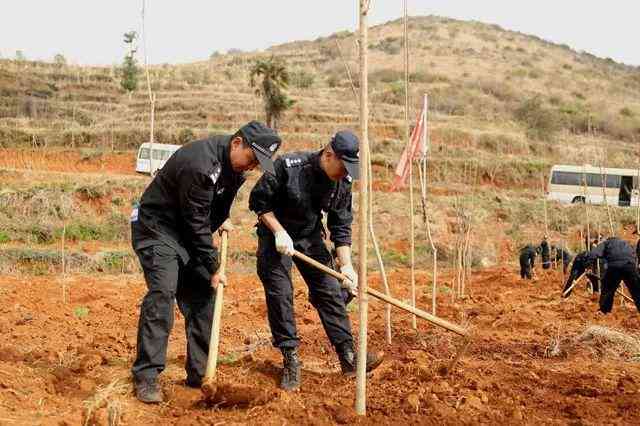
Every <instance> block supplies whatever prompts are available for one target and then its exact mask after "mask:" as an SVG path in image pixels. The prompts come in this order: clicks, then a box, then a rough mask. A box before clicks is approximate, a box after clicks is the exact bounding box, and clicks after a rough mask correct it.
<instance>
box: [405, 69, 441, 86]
mask: <svg viewBox="0 0 640 426" xmlns="http://www.w3.org/2000/svg"><path fill="white" fill-rule="evenodd" d="M409 81H411V82H413V83H449V82H450V80H449V77H447V76H446V75H441V74H431V73H428V72H426V71H416V72H412V73H411V74H409Z"/></svg>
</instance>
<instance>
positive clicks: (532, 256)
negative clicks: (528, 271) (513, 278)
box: [520, 244, 537, 268]
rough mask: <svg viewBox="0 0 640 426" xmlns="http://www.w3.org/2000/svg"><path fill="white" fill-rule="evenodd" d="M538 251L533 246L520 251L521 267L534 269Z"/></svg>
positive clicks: (527, 246)
mask: <svg viewBox="0 0 640 426" xmlns="http://www.w3.org/2000/svg"><path fill="white" fill-rule="evenodd" d="M536 252H537V250H536V248H535V247H534V246H532V245H531V244H529V245H526V246H524V247H523V248H522V249H521V250H520V265H531V267H532V268H533V265H534V262H535V260H536V254H537V253H536Z"/></svg>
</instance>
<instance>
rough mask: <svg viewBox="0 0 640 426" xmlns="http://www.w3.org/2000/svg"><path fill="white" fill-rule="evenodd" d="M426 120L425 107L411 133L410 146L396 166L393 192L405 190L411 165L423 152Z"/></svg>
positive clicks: (392, 186) (406, 147)
mask: <svg viewBox="0 0 640 426" xmlns="http://www.w3.org/2000/svg"><path fill="white" fill-rule="evenodd" d="M424 119H425V113H424V106H423V107H422V110H421V111H420V114H419V115H418V120H417V122H416V127H414V129H413V132H411V138H410V139H409V144H408V145H407V146H405V148H404V151H402V155H401V156H400V161H398V165H397V166H396V171H395V176H394V179H393V184H392V185H391V190H392V191H397V190H399V189H401V188H404V186H405V185H406V184H407V179H408V177H409V170H410V167H411V163H412V161H413V160H414V159H415V158H416V156H417V155H418V153H420V151H421V142H422V141H423V137H422V136H423V132H424V126H425V122H424V121H425V120H424ZM423 150H424V148H423ZM425 154H426V153H425Z"/></svg>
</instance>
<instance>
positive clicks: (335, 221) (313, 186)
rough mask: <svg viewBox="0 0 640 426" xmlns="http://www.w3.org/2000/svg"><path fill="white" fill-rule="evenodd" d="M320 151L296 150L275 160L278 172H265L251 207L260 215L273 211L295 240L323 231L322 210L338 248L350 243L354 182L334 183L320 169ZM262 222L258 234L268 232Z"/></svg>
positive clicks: (254, 190)
mask: <svg viewBox="0 0 640 426" xmlns="http://www.w3.org/2000/svg"><path fill="white" fill-rule="evenodd" d="M320 155H321V151H320V152H294V153H288V154H285V155H282V156H280V157H279V158H278V159H277V160H276V161H275V162H274V166H275V171H276V174H275V176H274V175H271V174H268V173H265V174H264V175H262V177H261V178H260V180H258V182H257V183H256V186H255V187H254V188H253V190H252V191H251V195H250V197H249V209H250V210H252V211H254V212H255V213H256V214H257V215H258V216H260V215H262V214H264V213H268V212H273V213H274V215H275V216H276V218H277V219H278V221H279V222H280V223H281V224H282V226H283V227H284V229H286V231H287V232H288V233H289V235H291V238H292V239H294V240H297V239H301V238H305V237H308V236H310V235H312V234H314V233H316V232H320V231H321V230H322V212H326V213H327V226H328V228H329V232H330V238H331V241H333V243H334V245H335V246H336V247H340V246H350V245H351V223H352V222H353V213H352V211H351V182H350V181H349V180H348V178H345V179H343V180H341V181H340V182H333V181H332V180H331V179H329V177H328V176H327V175H326V173H325V172H324V171H323V170H322V169H321V168H320ZM270 232H271V231H269V230H268V229H267V228H266V226H265V225H263V224H262V223H259V224H258V235H260V236H263V235H268V234H269V233H270Z"/></svg>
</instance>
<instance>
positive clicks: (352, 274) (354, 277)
mask: <svg viewBox="0 0 640 426" xmlns="http://www.w3.org/2000/svg"><path fill="white" fill-rule="evenodd" d="M340 272H341V273H342V275H345V276H346V277H347V279H346V280H344V281H342V287H343V288H346V289H349V292H350V293H351V294H353V295H354V296H357V295H358V274H357V273H356V271H355V270H354V269H353V265H351V264H347V265H343V266H341V267H340Z"/></svg>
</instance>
